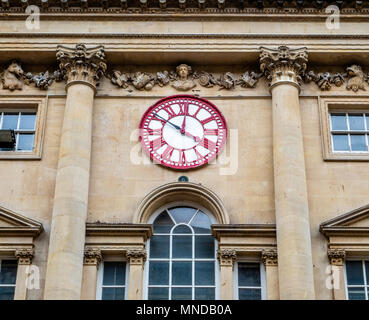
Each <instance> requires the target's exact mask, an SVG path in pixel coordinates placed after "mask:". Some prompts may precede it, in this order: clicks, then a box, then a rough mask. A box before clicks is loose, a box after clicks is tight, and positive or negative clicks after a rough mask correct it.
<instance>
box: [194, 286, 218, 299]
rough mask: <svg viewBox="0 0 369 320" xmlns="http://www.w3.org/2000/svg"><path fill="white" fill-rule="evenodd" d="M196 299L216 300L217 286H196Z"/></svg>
mask: <svg viewBox="0 0 369 320" xmlns="http://www.w3.org/2000/svg"><path fill="white" fill-rule="evenodd" d="M195 300H215V288H195Z"/></svg>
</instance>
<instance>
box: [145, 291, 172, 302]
mask: <svg viewBox="0 0 369 320" xmlns="http://www.w3.org/2000/svg"><path fill="white" fill-rule="evenodd" d="M148 299H149V300H168V299H169V290H168V288H149V297H148Z"/></svg>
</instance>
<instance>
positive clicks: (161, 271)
mask: <svg viewBox="0 0 369 320" xmlns="http://www.w3.org/2000/svg"><path fill="white" fill-rule="evenodd" d="M149 284H154V285H167V284H169V262H165V261H150V267H149Z"/></svg>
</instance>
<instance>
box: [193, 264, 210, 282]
mask: <svg viewBox="0 0 369 320" xmlns="http://www.w3.org/2000/svg"><path fill="white" fill-rule="evenodd" d="M214 284H215V272H214V262H213V261H206V262H205V261H197V262H195V285H205V286H206V285H214Z"/></svg>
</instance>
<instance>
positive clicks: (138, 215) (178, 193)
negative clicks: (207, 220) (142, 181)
mask: <svg viewBox="0 0 369 320" xmlns="http://www.w3.org/2000/svg"><path fill="white" fill-rule="evenodd" d="M175 201H191V202H195V203H197V204H199V205H201V206H203V207H205V208H206V209H207V210H209V211H210V212H211V213H212V214H213V215H214V217H215V218H216V219H217V222H218V223H220V224H229V223H230V220H229V215H228V213H227V210H226V208H225V207H224V205H223V203H222V201H221V200H220V198H219V197H218V196H217V195H216V194H215V193H214V192H213V191H211V190H210V189H208V188H206V187H204V186H202V185H201V184H196V183H191V182H172V183H168V184H165V185H162V186H160V187H158V188H156V189H154V190H152V191H151V192H150V193H149V194H148V195H146V196H145V198H144V199H143V200H142V201H141V203H140V204H139V206H138V208H137V210H136V212H135V214H134V216H133V223H147V221H148V220H149V218H150V216H151V215H152V214H153V213H154V212H155V211H156V210H157V209H159V208H160V207H162V206H163V205H165V204H167V203H170V202H175Z"/></svg>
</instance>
